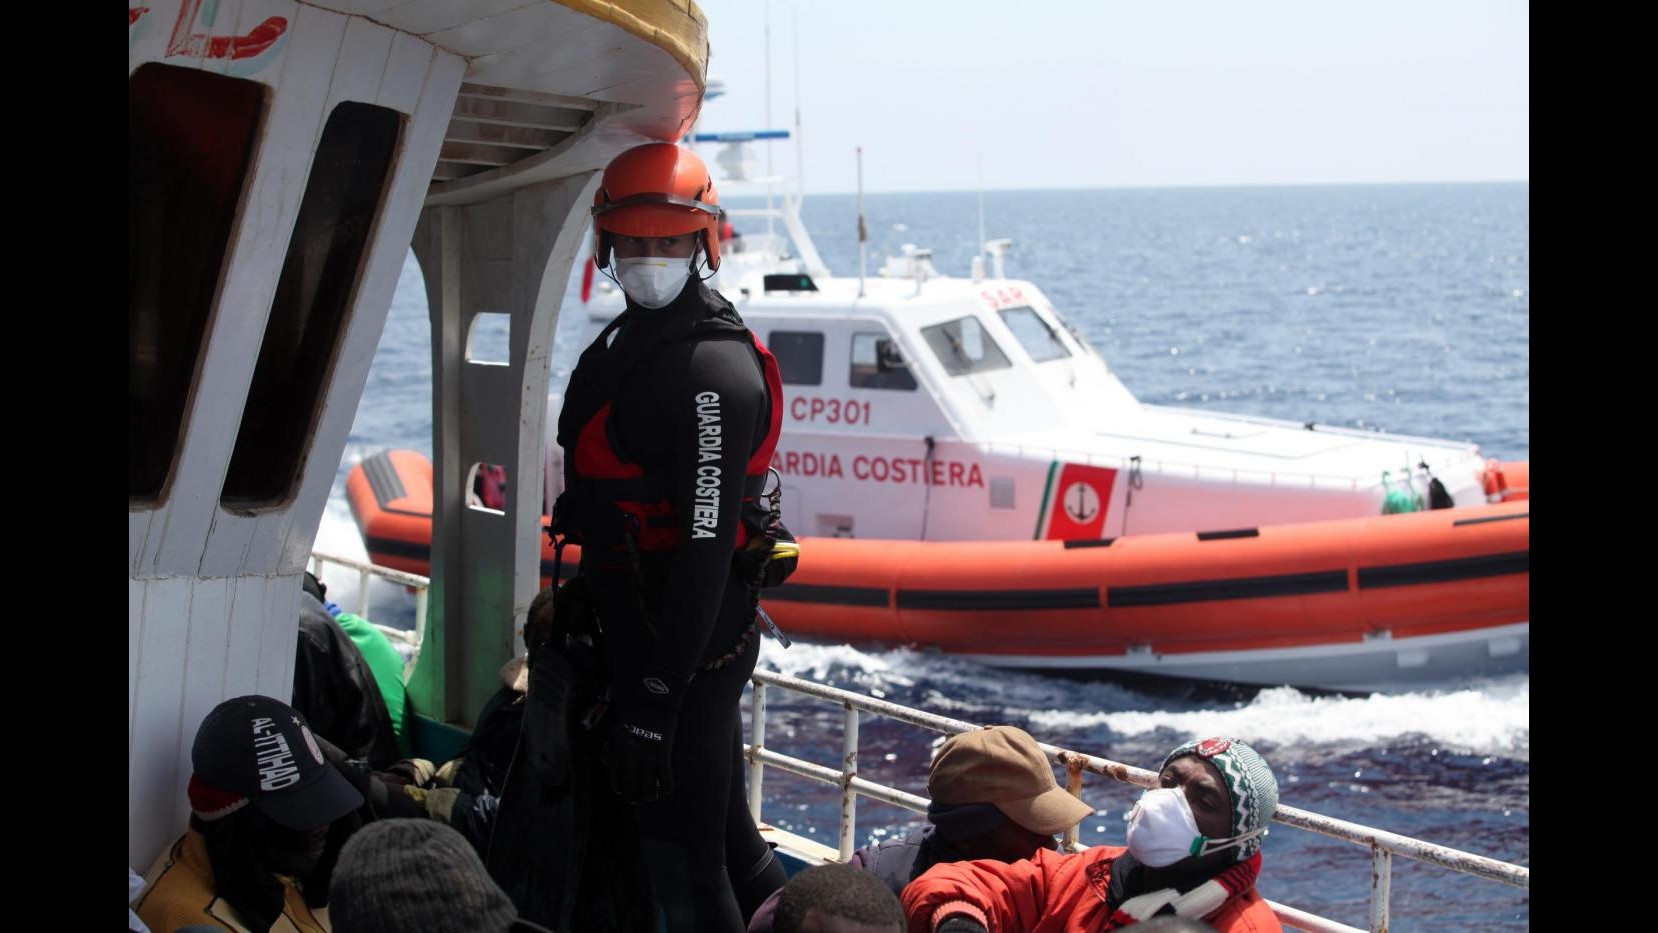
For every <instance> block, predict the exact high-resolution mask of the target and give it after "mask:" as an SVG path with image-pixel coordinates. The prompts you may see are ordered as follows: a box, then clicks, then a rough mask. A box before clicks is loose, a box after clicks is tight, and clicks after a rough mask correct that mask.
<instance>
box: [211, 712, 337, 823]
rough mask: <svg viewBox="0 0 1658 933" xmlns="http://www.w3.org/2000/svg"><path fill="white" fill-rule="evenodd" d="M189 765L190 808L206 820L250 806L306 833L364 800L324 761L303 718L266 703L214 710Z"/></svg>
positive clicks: (335, 818)
mask: <svg viewBox="0 0 1658 933" xmlns="http://www.w3.org/2000/svg"><path fill="white" fill-rule="evenodd" d="M190 764H191V766H192V768H193V769H194V772H195V773H194V774H192V775H191V776H190V787H189V794H190V807H191V809H192V810H193V811H194V812H195V814H196V815H197V816H199V817H201V818H202V819H204V820H215V819H219V818H220V817H223V816H227V815H229V814H230V813H233V812H235V811H236V810H239V809H241V808H242V807H243V806H246V805H249V804H251V805H252V806H253V807H254V809H256V810H258V811H259V812H260V813H263V814H264V815H265V816H267V817H269V818H270V819H272V820H274V821H275V822H277V823H278V824H280V825H282V826H286V827H287V828H289V829H297V830H310V829H316V828H317V827H319V826H326V825H328V824H329V823H332V822H334V821H335V820H337V819H339V818H340V817H342V816H345V815H346V814H347V813H350V812H351V811H353V810H355V809H357V808H358V807H360V806H362V805H363V795H362V794H360V793H358V792H357V790H356V788H354V787H352V786H351V782H350V781H347V780H346V779H345V776H344V775H342V774H341V773H340V772H339V771H337V770H335V768H334V766H333V765H331V764H329V763H328V761H327V759H325V758H323V756H322V749H321V748H319V747H318V746H317V742H316V739H315V738H314V737H313V736H312V735H311V727H310V726H309V725H307V724H306V722H305V717H303V716H301V715H300V714H299V711H298V710H296V709H294V708H293V707H292V706H289V705H288V704H286V703H283V702H282V701H281V700H273V699H271V698H270V697H262V696H244V697H235V698H233V699H229V700H226V701H224V702H223V703H220V704H219V705H218V706H215V707H213V711H212V712H210V713H208V714H207V718H206V719H203V720H202V723H201V728H199V729H197V730H196V741H195V744H194V745H192V746H191V747H190Z"/></svg>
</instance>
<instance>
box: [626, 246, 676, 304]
mask: <svg viewBox="0 0 1658 933" xmlns="http://www.w3.org/2000/svg"><path fill="white" fill-rule="evenodd" d="M694 259H695V257H694V256H693V257H691V258H679V259H674V258H670V257H667V256H635V257H633V258H631V259H622V258H620V257H618V258H617V259H616V281H618V282H620V283H621V284H622V291H624V292H627V296H628V297H629V298H632V299H633V300H634V301H636V302H638V303H639V304H641V305H643V306H645V307H647V308H660V307H663V306H665V305H667V304H668V303H669V302H671V301H673V300H674V299H675V298H678V297H679V293H680V292H682V291H684V290H685V281H686V279H689V278H690V277H691V263H692V261H693V260H694Z"/></svg>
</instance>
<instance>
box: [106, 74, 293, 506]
mask: <svg viewBox="0 0 1658 933" xmlns="http://www.w3.org/2000/svg"><path fill="white" fill-rule="evenodd" d="M267 93H268V90H267V88H266V87H265V86H264V85H262V84H259V83H257V82H254V81H248V80H245V79H242V78H227V77H225V76H224V75H217V74H213V73H211V72H207V71H201V70H198V69H195V68H179V67H176V66H173V65H158V64H148V65H144V66H142V67H140V68H139V69H138V70H137V71H135V72H133V74H132V78H131V79H130V80H129V81H128V82H127V496H128V498H129V501H140V502H154V501H156V500H158V499H160V498H161V496H162V492H163V489H164V488H165V486H166V485H167V477H168V476H169V474H171V472H172V468H173V463H174V461H175V460H176V459H177V448H178V444H179V438H181V437H182V436H183V430H182V429H183V426H184V413H185V411H186V409H187V406H188V404H189V399H190V392H191V387H192V383H193V381H194V379H195V374H196V372H197V370H198V369H199V368H200V367H199V366H198V365H197V362H198V357H199V356H200V355H201V349H202V343H203V341H202V338H203V336H204V335H205V334H206V333H207V319H208V316H209V314H210V312H211V311H212V308H213V295H214V292H215V291H216V290H217V289H218V285H219V273H220V271H221V269H222V267H223V266H224V261H225V253H226V251H227V249H228V247H229V244H230V230H231V226H232V223H233V221H234V220H235V219H236V204H237V202H239V201H240V200H241V198H242V187H243V186H244V185H245V184H246V183H247V176H248V164H249V163H250V161H251V160H252V157H253V148H254V140H255V139H257V138H258V135H259V124H260V120H261V118H262V117H263V115H264V112H265V97H266V94H267Z"/></svg>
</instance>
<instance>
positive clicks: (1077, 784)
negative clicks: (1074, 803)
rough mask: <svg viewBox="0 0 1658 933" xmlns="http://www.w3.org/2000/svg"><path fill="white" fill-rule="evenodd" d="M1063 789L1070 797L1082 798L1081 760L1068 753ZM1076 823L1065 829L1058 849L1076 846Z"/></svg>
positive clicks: (1063, 850) (1066, 849) (1069, 849)
mask: <svg viewBox="0 0 1658 933" xmlns="http://www.w3.org/2000/svg"><path fill="white" fill-rule="evenodd" d="M1065 789H1066V790H1068V791H1070V792H1071V796H1072V797H1075V798H1077V799H1078V800H1081V799H1082V762H1080V761H1078V760H1076V759H1075V758H1073V757H1071V756H1070V755H1066V756H1065ZM1078 825H1080V824H1072V825H1071V827H1070V828H1069V829H1067V830H1065V836H1064V837H1063V838H1062V839H1061V840H1060V843H1059V851H1061V852H1070V851H1071V850H1073V849H1075V848H1076V844H1077V827H1078Z"/></svg>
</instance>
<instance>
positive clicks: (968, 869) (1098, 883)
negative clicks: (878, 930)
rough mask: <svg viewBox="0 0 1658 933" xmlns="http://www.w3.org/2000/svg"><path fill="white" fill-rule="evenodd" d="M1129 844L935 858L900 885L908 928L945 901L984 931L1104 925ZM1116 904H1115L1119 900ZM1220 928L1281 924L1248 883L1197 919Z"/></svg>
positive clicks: (1039, 931) (1056, 931) (1048, 932)
mask: <svg viewBox="0 0 1658 933" xmlns="http://www.w3.org/2000/svg"><path fill="white" fill-rule="evenodd" d="M1127 851H1128V850H1127V849H1125V848H1122V847H1121V846H1094V847H1092V848H1089V849H1087V850H1085V851H1083V852H1079V853H1077V854H1075V855H1061V854H1060V853H1058V852H1053V851H1050V850H1047V849H1042V850H1040V851H1038V852H1037V853H1036V855H1035V857H1033V858H1031V859H1030V860H1029V861H1020V862H1012V863H1003V862H995V861H986V860H979V861H972V862H950V863H947V864H941V865H934V866H933V867H932V868H930V869H928V871H927V873H926V874H924V875H922V876H921V877H920V878H917V879H916V880H915V881H913V882H911V883H910V885H909V887H907V888H905V889H904V898H903V900H904V915H905V916H906V917H908V918H909V925H910V927H909V928H910V933H932V929H933V921H934V915H935V914H937V913H939V908H940V907H943V906H945V905H946V904H952V903H965V904H966V905H969V907H968V908H967V910H966V912H967V913H969V914H975V912H976V916H975V919H982V920H983V922H984V924H985V926H986V927H988V928H989V930H990V933H1096V931H1099V930H1106V929H1109V928H1110V927H1108V926H1107V922H1108V921H1109V920H1110V918H1111V914H1112V909H1113V908H1112V907H1111V906H1110V905H1108V904H1107V902H1106V891H1107V889H1108V887H1109V886H1110V884H1111V863H1112V862H1114V861H1115V860H1116V859H1117V857H1118V856H1120V855H1122V854H1123V853H1125V852H1127ZM1119 906H1120V905H1119ZM1203 920H1204V922H1205V923H1208V924H1209V925H1210V926H1212V927H1214V928H1215V929H1216V930H1219V931H1221V933H1269V931H1270V933H1277V931H1281V930H1282V929H1283V927H1282V926H1281V925H1280V924H1279V923H1278V918H1277V917H1275V916H1273V913H1272V908H1271V907H1268V906H1267V903H1266V901H1264V900H1262V899H1261V896H1260V895H1259V894H1257V893H1256V892H1255V889H1254V888H1253V887H1251V888H1249V889H1248V890H1246V891H1244V892H1243V893H1242V894H1240V895H1238V896H1237V897H1234V898H1231V899H1230V900H1228V901H1226V903H1225V904H1223V905H1222V906H1221V907H1220V908H1219V909H1218V910H1216V911H1214V912H1212V913H1211V914H1209V915H1208V916H1206V917H1204V918H1203Z"/></svg>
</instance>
